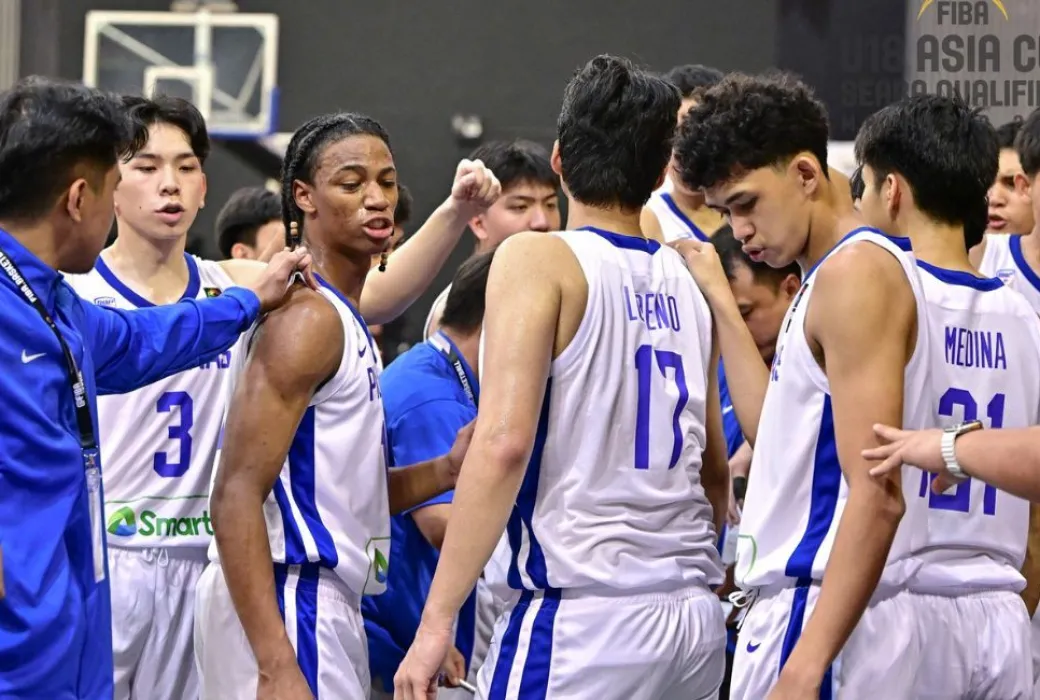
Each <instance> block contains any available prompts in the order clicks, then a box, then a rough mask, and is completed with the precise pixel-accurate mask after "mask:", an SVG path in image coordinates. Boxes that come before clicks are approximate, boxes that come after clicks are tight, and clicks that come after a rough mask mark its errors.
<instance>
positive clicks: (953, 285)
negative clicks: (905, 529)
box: [904, 236, 1040, 594]
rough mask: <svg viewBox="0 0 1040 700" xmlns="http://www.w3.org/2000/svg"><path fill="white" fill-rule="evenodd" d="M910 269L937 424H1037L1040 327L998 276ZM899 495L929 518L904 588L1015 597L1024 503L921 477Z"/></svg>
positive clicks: (982, 487) (1020, 581) (971, 485)
mask: <svg viewBox="0 0 1040 700" xmlns="http://www.w3.org/2000/svg"><path fill="white" fill-rule="evenodd" d="M1003 238H1005V239H1006V238H1009V237H1008V236H1004V237H1003ZM989 245H990V244H987V247H988V246H989ZM918 266H919V268H920V270H921V273H920V277H921V282H922V285H923V287H924V293H925V298H926V300H927V302H928V311H927V316H928V321H927V326H928V334H929V335H930V337H931V338H932V339H933V341H932V344H931V351H932V354H933V356H932V359H931V360H930V362H929V366H930V367H931V373H932V387H931V389H930V390H929V393H930V399H931V401H932V410H933V414H934V416H935V420H936V425H938V426H940V427H943V428H945V427H948V426H951V425H957V424H958V423H961V422H963V421H971V420H975V419H979V420H981V421H982V423H983V425H985V426H986V427H987V428H1024V427H1026V426H1030V425H1037V424H1040V319H1038V318H1037V315H1036V312H1035V311H1034V309H1033V308H1032V307H1031V306H1030V304H1029V302H1028V301H1026V299H1025V298H1024V297H1023V296H1022V295H1021V294H1019V293H1018V292H1016V291H1014V290H1012V289H1009V288H1008V287H1006V286H1005V285H1004V284H1002V283H1001V281H1000V280H999V279H997V278H988V279H981V278H978V277H975V276H974V275H970V274H968V273H965V272H957V271H951V270H944V269H942V268H937V267H934V266H932V265H929V264H927V263H925V262H921V261H919V262H918ZM940 341H941V342H940ZM904 490H905V491H906V495H907V503H908V506H909V507H912V508H917V509H921V510H923V512H925V513H926V515H927V518H928V542H927V546H926V548H925V549H924V550H922V551H921V552H920V553H919V555H918V557H919V559H920V560H921V562H922V563H923V566H922V567H921V568H920V570H919V571H918V572H917V574H916V576H915V577H914V580H913V581H912V582H911V584H910V587H911V589H912V590H914V591H917V592H921V593H936V594H960V593H966V592H967V593H970V592H978V591H986V590H1010V591H1016V592H1017V591H1020V590H1022V588H1023V587H1024V586H1025V579H1024V578H1023V577H1022V575H1021V574H1020V573H1019V570H1020V569H1021V568H1022V563H1023V561H1024V559H1025V552H1026V539H1027V536H1028V531H1029V503H1028V502H1027V501H1025V500H1024V499H1021V498H1017V497H1015V496H1011V495H1009V494H1007V493H1005V492H1003V491H998V490H997V489H996V488H994V487H992V486H988V485H986V484H984V483H982V482H981V481H976V480H973V479H969V480H967V481H965V482H963V483H961V484H959V485H958V486H956V487H955V488H953V489H950V490H949V491H947V492H946V493H945V494H942V495H937V494H935V493H932V491H931V488H930V481H929V477H928V475H927V474H921V475H920V477H918V480H917V481H916V482H912V483H909V484H906V485H905V487H904Z"/></svg>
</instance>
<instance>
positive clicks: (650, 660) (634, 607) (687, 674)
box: [477, 588, 726, 700]
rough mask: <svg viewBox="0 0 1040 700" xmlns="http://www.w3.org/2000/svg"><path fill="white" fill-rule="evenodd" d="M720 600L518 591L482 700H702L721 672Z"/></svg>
mask: <svg viewBox="0 0 1040 700" xmlns="http://www.w3.org/2000/svg"><path fill="white" fill-rule="evenodd" d="M725 649H726V629H725V622H724V620H723V618H722V609H721V608H720V607H719V600H718V598H716V597H715V596H714V595H712V593H711V592H710V591H708V590H706V589H701V588H691V589H686V590H682V591H676V592H674V593H666V594H656V595H643V596H630V597H610V598H600V597H592V596H580V595H576V594H575V595H573V596H572V595H569V594H568V593H564V594H563V595H562V596H561V594H560V593H559V592H546V593H544V594H542V593H538V594H532V593H531V592H530V591H525V592H524V593H522V594H521V596H520V598H519V600H518V601H517V602H516V604H515V605H514V606H513V608H512V610H511V611H510V612H509V614H508V615H503V616H502V617H501V618H500V619H499V621H498V623H497V624H496V626H495V636H494V641H492V643H491V648H490V649H489V651H488V656H487V659H486V660H485V662H484V665H483V667H482V668H481V669H480V674H479V678H478V683H477V697H478V698H480V699H481V700H517V699H518V698H528V697H538V698H545V699H546V700H552V699H553V698H567V700H702V699H707V698H712V699H713V698H716V697H718V690H719V686H720V685H721V684H722V677H723V674H724V673H725V669H726V657H725Z"/></svg>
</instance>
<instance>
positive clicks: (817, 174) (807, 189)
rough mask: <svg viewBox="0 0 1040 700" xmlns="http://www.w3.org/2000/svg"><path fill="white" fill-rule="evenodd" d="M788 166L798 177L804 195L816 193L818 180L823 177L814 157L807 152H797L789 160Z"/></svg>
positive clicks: (818, 185)
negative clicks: (792, 158) (789, 164)
mask: <svg viewBox="0 0 1040 700" xmlns="http://www.w3.org/2000/svg"><path fill="white" fill-rule="evenodd" d="M790 167H791V170H792V171H793V172H794V175H795V177H796V178H797V179H798V184H799V186H800V187H801V188H802V192H804V193H805V196H806V197H812V196H813V195H814V194H816V192H817V190H818V189H819V187H820V180H821V179H823V177H824V174H823V171H822V170H821V169H820V164H819V163H817V162H816V158H814V157H813V156H812V155H811V154H809V153H799V154H798V155H797V156H795V157H794V160H792V161H791V166H790Z"/></svg>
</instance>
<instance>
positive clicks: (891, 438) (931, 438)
mask: <svg viewBox="0 0 1040 700" xmlns="http://www.w3.org/2000/svg"><path fill="white" fill-rule="evenodd" d="M874 433H875V434H876V435H877V436H878V439H879V440H880V441H881V444H880V445H878V446H877V447H869V448H867V449H865V450H863V457H864V458H866V459H869V460H873V461H876V462H881V464H879V465H877V466H876V467H873V468H872V469H871V470H870V474H871V476H881V475H882V474H887V473H888V472H890V471H892V470H894V469H899V468H900V467H902V466H903V465H904V464H912V465H913V466H915V467H918V468H920V469H923V470H924V471H926V472H931V473H932V474H943V473H946V462H944V461H943V457H942V433H943V431H941V430H938V429H935V430H900V429H899V428H893V427H891V426H888V425H875V426H874Z"/></svg>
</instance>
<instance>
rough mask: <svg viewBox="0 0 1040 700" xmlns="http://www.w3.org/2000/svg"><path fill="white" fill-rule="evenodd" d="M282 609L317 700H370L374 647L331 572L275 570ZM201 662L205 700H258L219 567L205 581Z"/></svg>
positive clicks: (253, 668) (198, 616) (198, 618)
mask: <svg viewBox="0 0 1040 700" xmlns="http://www.w3.org/2000/svg"><path fill="white" fill-rule="evenodd" d="M275 590H276V592H277V595H278V607H279V609H280V610H281V612H282V618H283V619H284V620H285V631H286V632H287V633H288V635H289V641H290V642H291V643H292V646H293V649H294V650H295V651H296V660H297V662H298V663H299V664H300V670H301V671H303V675H304V678H306V679H307V682H308V683H309V684H310V687H311V692H313V693H314V695H315V697H316V698H317V699H318V700H326V699H327V700H367V698H368V692H369V687H370V685H371V682H370V678H369V670H368V642H367V640H366V639H365V626H364V623H363V622H362V621H361V610H360V607H359V606H360V603H359V600H358V597H357V596H356V595H355V594H354V593H352V592H351V591H350V590H349V589H347V587H346V585H345V584H344V583H343V582H342V581H341V580H340V579H338V578H337V577H336V576H335V575H334V574H332V572H330V571H327V570H324V569H321V570H319V569H318V567H316V566H314V567H306V568H304V567H299V566H290V567H285V566H281V565H275ZM195 661H196V663H197V664H198V669H199V683H200V686H201V694H200V696H199V697H200V698H201V700H256V685H257V673H258V671H257V665H256V658H255V657H254V656H253V650H252V648H251V647H250V646H249V641H248V640H247V639H246V633H245V630H243V629H242V623H241V622H240V621H239V619H238V615H237V614H236V612H235V606H234V604H233V603H232V602H231V594H230V592H229V591H228V588H227V583H226V582H225V581H224V572H223V570H222V569H221V568H220V565H219V564H210V565H209V566H208V567H206V571H205V572H204V573H203V574H202V578H201V579H200V580H199V586H198V594H197V596H196V599H195Z"/></svg>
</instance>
